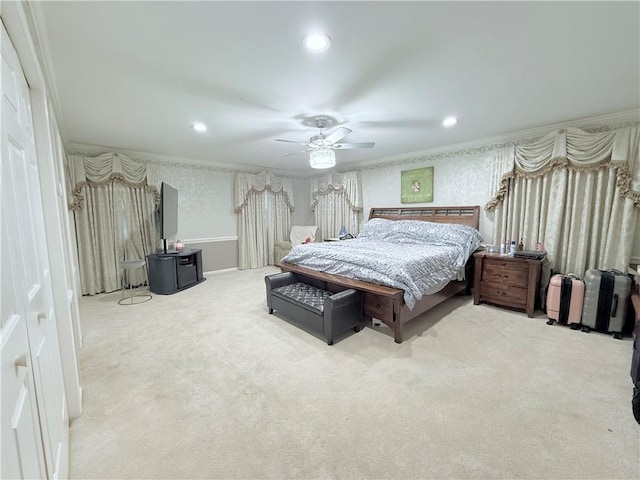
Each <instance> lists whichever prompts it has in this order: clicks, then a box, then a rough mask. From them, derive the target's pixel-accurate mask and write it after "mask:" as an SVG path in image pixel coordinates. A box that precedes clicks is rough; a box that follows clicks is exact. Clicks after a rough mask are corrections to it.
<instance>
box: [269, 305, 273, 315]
mask: <svg viewBox="0 0 640 480" xmlns="http://www.w3.org/2000/svg"><path fill="white" fill-rule="evenodd" d="M272 313H273V308H271V307H269V315H271V314H272Z"/></svg>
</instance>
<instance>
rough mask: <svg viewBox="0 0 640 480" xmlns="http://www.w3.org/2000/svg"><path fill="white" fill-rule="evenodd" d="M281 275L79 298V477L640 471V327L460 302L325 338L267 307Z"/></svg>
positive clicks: (598, 474)
mask: <svg viewBox="0 0 640 480" xmlns="http://www.w3.org/2000/svg"><path fill="white" fill-rule="evenodd" d="M277 271H278V270H277V269H275V268H272V267H267V268H262V269H256V270H245V271H229V272H222V273H216V274H210V275H207V281H205V282H204V283H202V284H200V285H197V286H195V287H193V288H191V289H188V290H185V291H183V292H180V293H177V294H175V295H169V296H161V295H154V296H153V299H152V300H150V301H149V302H147V303H143V304H140V305H133V306H121V305H118V303H117V300H118V299H119V298H120V297H119V293H114V294H109V295H99V296H95V297H84V298H82V300H81V311H82V317H83V319H82V321H83V333H84V349H83V350H82V351H81V352H80V364H81V373H82V385H83V392H84V414H83V416H82V417H80V418H78V419H76V420H75V421H74V422H73V424H72V425H71V447H70V476H71V478H101V479H102V478H104V479H106V478H114V479H115V478H153V479H159V478H227V479H274V478H283V479H285V478H286V479H316V478H336V479H351V478H358V479H360V478H367V479H369V478H370V479H378V478H389V479H418V478H456V479H459V478H482V479H489V478H490V479H503V478H536V479H538V478H554V479H566V478H572V479H586V478H620V479H622V478H624V479H627V478H628V479H638V478H640V426H639V425H638V424H636V423H635V421H634V419H633V416H632V413H631V406H630V400H631V391H632V389H631V380H630V377H629V367H630V360H631V343H632V342H631V340H630V339H624V340H614V339H613V338H611V337H610V336H606V335H602V334H597V333H591V334H585V333H582V332H579V331H572V330H569V329H567V328H564V327H560V326H557V325H555V326H552V327H550V326H547V325H546V324H545V320H546V317H545V316H544V315H543V313H542V312H537V313H538V315H537V317H536V318H533V319H531V318H528V317H527V316H526V315H525V314H523V313H517V312H511V311H507V310H504V309H500V308H495V307H491V306H486V305H481V306H474V305H473V301H472V299H471V297H455V298H453V299H451V300H448V301H447V302H445V303H444V304H441V305H440V306H439V307H437V308H436V309H434V310H432V311H430V312H427V313H426V314H424V315H422V316H421V317H419V318H417V319H415V320H413V321H412V322H411V323H409V324H408V325H407V328H406V331H405V338H406V340H405V342H404V343H402V344H401V345H398V344H396V343H394V342H393V337H392V336H391V332H390V331H389V329H388V328H386V327H384V326H382V327H367V328H365V329H364V330H363V331H361V332H359V333H353V334H350V335H349V336H347V337H345V338H343V339H340V340H338V341H337V342H336V344H335V345H334V346H327V345H326V344H325V343H324V342H323V341H322V340H321V339H319V338H317V337H315V336H313V335H311V334H309V333H306V332H304V331H302V330H300V329H298V328H296V327H295V326H293V325H291V324H289V323H287V322H286V321H284V320H283V319H282V318H279V317H278V316H277V315H268V314H267V309H266V302H265V285H264V276H265V275H267V274H271V273H276V272H277Z"/></svg>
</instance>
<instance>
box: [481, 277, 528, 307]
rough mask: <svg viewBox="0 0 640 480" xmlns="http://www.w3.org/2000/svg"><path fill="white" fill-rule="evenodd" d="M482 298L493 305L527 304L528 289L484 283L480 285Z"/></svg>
mask: <svg viewBox="0 0 640 480" xmlns="http://www.w3.org/2000/svg"><path fill="white" fill-rule="evenodd" d="M480 296H481V297H482V298H483V299H485V300H486V301H487V302H492V303H511V304H518V305H526V304H527V289H526V288H522V287H515V286H513V285H501V284H499V283H488V282H482V283H481V284H480Z"/></svg>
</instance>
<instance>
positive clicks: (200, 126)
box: [191, 122, 207, 132]
mask: <svg viewBox="0 0 640 480" xmlns="http://www.w3.org/2000/svg"><path fill="white" fill-rule="evenodd" d="M191 128H193V129H194V130H195V131H196V132H206V131H207V126H206V125H205V124H204V123H201V122H196V123H194V124H193V125H191Z"/></svg>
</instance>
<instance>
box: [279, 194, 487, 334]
mask: <svg viewBox="0 0 640 480" xmlns="http://www.w3.org/2000/svg"><path fill="white" fill-rule="evenodd" d="M479 213H480V207H479V206H456V207H400V208H372V209H371V211H370V213H369V222H368V223H367V225H366V226H365V229H363V231H362V232H361V235H359V238H360V237H363V236H365V237H366V236H367V235H368V234H370V231H372V230H375V225H376V223H380V224H387V225H391V223H390V222H389V221H392V222H396V221H402V220H419V221H426V222H433V223H438V224H453V226H454V228H456V227H455V226H457V225H466V226H468V227H473V228H474V229H477V228H478V223H479ZM375 219H382V220H381V221H379V222H378V221H376V220H375ZM410 224H411V223H406V222H398V223H396V224H395V226H398V227H399V226H400V225H410ZM425 227H426V225H425ZM430 227H434V228H436V229H437V226H433V225H431V226H430ZM390 228H393V225H392V226H391V227H390ZM464 228H466V227H464ZM467 230H469V229H467ZM478 238H479V236H478ZM356 240H358V239H355V240H345V241H344V242H332V243H340V244H343V245H341V247H342V249H343V250H345V251H346V250H348V248H347V247H348V246H349V244H347V243H346V242H354V243H353V244H352V245H357V243H355V242H356ZM394 241H395V237H394ZM307 247H308V246H302V248H300V249H298V248H297V247H295V248H294V249H293V250H292V253H291V254H290V255H288V256H287V257H285V258H284V259H283V260H282V261H281V262H280V263H278V264H277V266H279V267H280V268H281V269H282V270H283V271H288V272H295V273H297V274H299V275H302V276H304V277H308V278H312V279H315V280H320V281H322V282H324V285H325V288H326V289H327V290H330V291H332V292H338V291H341V290H344V289H348V288H354V289H356V290H358V291H359V292H360V293H361V294H362V296H363V314H364V316H365V318H366V319H368V320H370V319H372V318H376V319H378V320H380V321H381V322H383V323H385V324H386V325H387V326H389V328H390V329H391V330H392V332H393V337H394V340H395V342H396V343H402V341H403V325H404V324H405V323H407V322H408V321H410V320H412V319H414V318H415V317H417V316H419V315H421V314H422V313H424V312H426V311H427V310H429V309H431V308H432V307H434V306H436V305H438V304H439V303H441V302H443V301H445V300H446V299H448V298H450V297H452V296H453V295H456V294H459V293H463V292H466V293H469V292H470V286H471V285H472V284H473V273H472V265H473V262H472V261H469V259H468V258H466V259H465V263H464V265H463V270H464V271H465V279H464V280H446V281H444V282H443V281H442V279H440V282H439V284H438V285H434V286H433V288H432V290H437V291H434V292H433V293H429V294H425V295H422V296H418V295H414V298H413V299H412V298H411V295H408V293H410V290H412V288H409V287H407V288H400V287H399V286H398V285H399V284H398V283H397V282H395V286H390V285H389V284H380V283H381V282H380V281H376V283H374V282H372V281H364V280H361V279H356V278H349V276H352V274H351V273H349V276H345V275H344V274H336V273H329V272H331V271H332V270H333V271H334V272H335V271H341V270H340V269H339V268H338V269H337V270H336V268H337V267H332V269H328V270H327V269H325V267H324V266H323V264H318V265H321V266H320V267H318V266H317V265H316V263H315V261H311V260H307V261H306V263H305V259H304V258H302V259H301V258H300V256H299V255H292V254H293V253H294V252H295V251H296V250H299V251H300V252H302V251H303V249H306V248H307ZM331 247H333V245H325V246H324V249H325V250H328V249H329V248H331ZM312 248H319V249H320V250H322V248H323V247H322V246H317V247H316V246H314V247H312ZM389 248H390V249H391V246H390V247H389ZM403 248H405V250H404V251H405V252H412V251H413V248H416V249H417V248H418V247H412V244H411V243H409V244H407V245H404V246H403ZM304 252H305V254H306V255H308V256H309V257H314V256H315V255H316V254H317V253H318V252H316V251H315V250H314V251H312V250H304ZM311 252H313V254H311ZM334 252H335V253H336V255H337V253H338V249H334V250H333V251H332V254H331V255H332V256H333V254H334ZM472 253H473V252H472V251H471V252H468V257H469V258H470V257H471V256H472ZM338 258H339V257H338ZM457 261H458V262H459V259H457ZM346 263H348V262H346ZM309 264H311V265H313V266H312V267H309V266H307V265H309ZM456 266H458V264H456ZM387 267H388V266H387ZM387 270H388V268H387ZM361 278H366V276H365V277H361ZM452 278H453V277H452ZM443 285H444V286H443Z"/></svg>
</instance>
